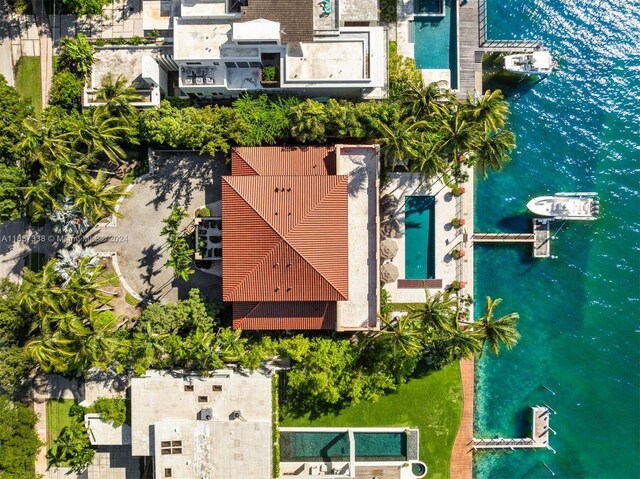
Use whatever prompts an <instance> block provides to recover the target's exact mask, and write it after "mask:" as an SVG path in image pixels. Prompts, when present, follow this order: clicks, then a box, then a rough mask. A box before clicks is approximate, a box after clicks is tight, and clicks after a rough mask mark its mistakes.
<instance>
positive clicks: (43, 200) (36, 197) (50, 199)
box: [24, 173, 60, 221]
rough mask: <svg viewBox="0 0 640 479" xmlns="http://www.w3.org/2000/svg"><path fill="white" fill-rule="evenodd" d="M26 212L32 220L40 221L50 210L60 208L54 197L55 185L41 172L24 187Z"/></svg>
mask: <svg viewBox="0 0 640 479" xmlns="http://www.w3.org/2000/svg"><path fill="white" fill-rule="evenodd" d="M24 197H25V203H26V205H27V212H28V214H29V217H30V218H31V219H32V220H35V221H40V220H44V219H46V218H48V217H49V215H50V213H51V211H53V210H54V209H60V205H59V203H58V200H57V199H56V197H55V185H54V184H53V183H52V182H51V181H49V180H48V179H47V178H45V177H44V175H43V174H42V173H41V174H40V178H39V179H38V180H36V181H35V182H34V183H32V184H30V185H29V186H27V187H26V188H25V189H24Z"/></svg>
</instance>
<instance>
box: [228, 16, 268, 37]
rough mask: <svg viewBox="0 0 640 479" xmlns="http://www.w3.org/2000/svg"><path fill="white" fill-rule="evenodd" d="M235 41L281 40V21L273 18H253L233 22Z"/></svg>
mask: <svg viewBox="0 0 640 479" xmlns="http://www.w3.org/2000/svg"><path fill="white" fill-rule="evenodd" d="M233 41H234V42H247V41H278V42H279V41H280V23H278V22H272V21H271V20H264V19H262V18H260V19H258V20H251V21H249V22H236V23H234V24H233Z"/></svg>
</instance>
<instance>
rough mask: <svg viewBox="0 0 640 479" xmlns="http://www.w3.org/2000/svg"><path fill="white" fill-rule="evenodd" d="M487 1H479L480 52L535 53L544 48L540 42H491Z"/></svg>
mask: <svg viewBox="0 0 640 479" xmlns="http://www.w3.org/2000/svg"><path fill="white" fill-rule="evenodd" d="M487 1H488V0H478V46H479V48H478V51H479V52H483V53H502V54H507V53H533V52H534V51H536V50H539V49H540V48H542V42H541V41H539V40H490V39H489V36H488V30H489V24H488V21H487Z"/></svg>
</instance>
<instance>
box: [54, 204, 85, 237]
mask: <svg viewBox="0 0 640 479" xmlns="http://www.w3.org/2000/svg"><path fill="white" fill-rule="evenodd" d="M57 206H58V207H57V208H54V209H53V211H51V212H50V213H49V214H48V217H49V219H50V220H51V221H52V222H53V231H54V232H56V233H59V234H70V235H73V236H78V235H81V234H84V233H86V232H87V231H88V230H89V228H90V227H91V223H89V220H87V218H85V217H84V216H82V214H81V213H80V210H79V209H78V208H76V206H75V205H74V202H73V200H72V199H71V198H62V199H60V200H58V202H57Z"/></svg>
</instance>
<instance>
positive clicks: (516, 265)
mask: <svg viewBox="0 0 640 479" xmlns="http://www.w3.org/2000/svg"><path fill="white" fill-rule="evenodd" d="M489 14H490V37H491V38H492V39H508V38H541V39H542V40H543V41H544V42H545V44H546V45H547V46H548V47H550V48H551V49H552V51H553V52H554V54H555V55H556V57H557V58H559V60H560V68H561V69H560V71H559V72H557V73H556V74H554V75H552V76H550V77H548V78H547V79H545V80H543V81H542V82H540V83H538V84H536V85H532V84H531V82H523V83H520V84H519V85H517V86H516V87H515V88H506V90H507V91H509V94H510V96H509V102H510V105H511V109H512V116H511V120H510V127H511V128H512V129H513V130H514V131H515V133H516V135H517V138H518V147H517V150H516V151H515V153H514V154H513V161H512V162H511V163H510V164H508V166H507V167H506V168H505V170H504V172H502V173H500V174H494V175H492V176H491V178H489V179H488V180H479V181H478V185H477V190H476V230H477V231H483V232H485V231H507V232H516V231H528V230H529V228H530V226H529V221H530V217H529V215H528V214H527V212H526V208H525V205H526V202H527V201H528V200H529V199H530V198H532V197H534V196H538V195H542V194H549V193H555V192H556V191H597V192H599V193H600V199H601V210H602V212H603V216H602V218H600V219H599V220H598V221H596V222H569V223H566V224H565V225H564V226H562V227H561V229H560V230H559V232H558V234H557V239H556V240H554V241H553V242H552V245H551V252H552V254H553V255H554V256H556V257H557V258H555V259H540V260H533V259H532V258H531V252H530V249H529V247H527V246H526V245H525V246H506V247H505V246H483V247H478V248H476V256H475V261H476V263H475V268H476V269H475V274H476V277H475V279H476V283H475V284H476V291H475V294H476V298H477V300H478V306H477V314H480V313H481V311H482V307H481V304H482V303H483V300H482V298H484V297H485V296H486V295H491V296H493V297H500V298H503V300H504V301H503V303H502V305H501V306H500V307H499V309H498V311H497V314H500V313H502V314H506V313H508V312H511V311H518V312H519V313H520V315H521V320H520V324H519V329H520V332H521V334H522V338H521V341H520V344H519V345H518V346H517V348H516V349H514V350H512V351H508V352H504V353H503V354H502V355H501V356H500V357H498V358H494V357H491V356H490V355H489V354H486V355H485V356H484V357H483V358H482V359H481V360H480V361H479V364H478V369H477V393H478V394H477V400H476V401H477V402H476V418H475V421H476V435H478V436H485V437H493V436H497V435H500V436H503V437H508V436H512V435H515V436H520V435H523V434H528V432H529V427H530V426H529V418H530V413H529V409H528V408H529V406H533V405H536V404H548V405H549V406H551V407H552V408H553V409H554V410H556V411H557V414H556V415H553V416H552V417H551V427H552V428H553V429H554V430H556V431H557V435H556V436H552V437H551V445H552V446H553V448H554V449H555V450H556V451H557V454H553V453H552V452H551V451H535V452H534V451H530V452H526V451H515V452H505V453H499V452H498V453H479V454H477V455H476V464H475V476H476V477H478V478H480V479H487V478H492V479H494V478H495V479H502V478H505V479H507V478H519V477H526V478H548V477H551V473H550V472H549V471H548V470H547V469H546V468H545V467H544V466H543V465H542V462H544V463H545V464H547V465H548V466H549V467H550V468H551V469H552V470H553V471H554V472H555V477H558V478H591V477H593V478H604V479H617V478H620V479H627V478H638V477H640V460H639V451H640V398H639V392H640V354H639V351H640V340H639V332H640V325H639V318H640V247H639V242H638V238H639V235H638V233H639V232H640V198H639V197H640V193H639V190H640V171H639V170H640V138H639V134H640V133H639V132H640V40H639V38H640V2H638V1H631V2H609V1H606V2H605V1H597V0H596V1H587V0H582V1H579V0H554V1H543V0H518V1H516V0H507V1H504V2H497V1H495V0H490V1H489ZM556 227H557V226H556ZM543 385H544V386H546V387H548V388H549V389H551V390H552V391H553V392H555V395H553V394H552V393H550V392H549V391H548V390H546V389H544V388H543V387H542V386H543Z"/></svg>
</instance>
